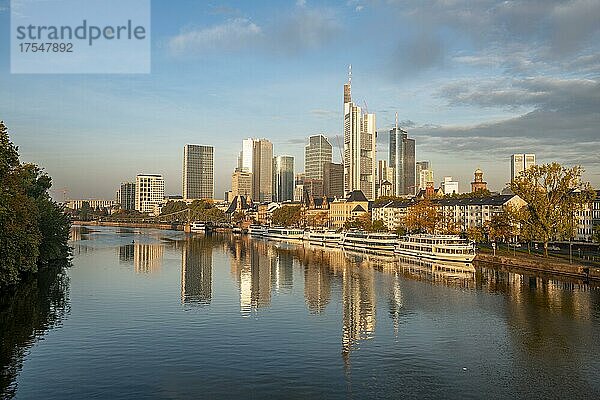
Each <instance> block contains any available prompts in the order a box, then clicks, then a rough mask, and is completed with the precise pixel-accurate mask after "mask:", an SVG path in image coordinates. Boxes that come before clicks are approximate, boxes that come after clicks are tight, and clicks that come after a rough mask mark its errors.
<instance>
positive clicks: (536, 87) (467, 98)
mask: <svg viewBox="0 0 600 400" xmlns="http://www.w3.org/2000/svg"><path fill="white" fill-rule="evenodd" d="M438 96H439V97H441V98H444V99H446V100H447V101H448V104H449V105H450V106H457V105H458V106H461V105H467V106H477V107H516V106H530V107H534V108H535V109H536V110H541V111H556V112H560V113H569V114H577V115H579V114H582V113H591V114H594V113H598V112H600V81H596V80H593V79H584V78H572V79H561V78H554V77H544V76H540V77H533V78H525V79H509V78H498V79H492V80H488V81H485V80H484V81H481V80H470V79H467V80H460V81H456V82H452V83H450V84H447V85H445V86H444V87H442V88H441V89H440V90H439V91H438Z"/></svg>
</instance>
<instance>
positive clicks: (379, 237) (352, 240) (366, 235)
mask: <svg viewBox="0 0 600 400" xmlns="http://www.w3.org/2000/svg"><path fill="white" fill-rule="evenodd" d="M397 240H398V236H397V235H395V234H393V233H384V232H363V231H350V232H346V233H344V234H343V235H342V239H341V240H340V245H341V246H342V247H344V248H346V249H354V250H359V251H363V252H392V253H393V252H394V247H395V246H396V242H397Z"/></svg>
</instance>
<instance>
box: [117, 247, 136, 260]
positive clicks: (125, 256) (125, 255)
mask: <svg viewBox="0 0 600 400" xmlns="http://www.w3.org/2000/svg"><path fill="white" fill-rule="evenodd" d="M133 254H134V245H133V244H126V245H125V246H120V247H119V262H122V263H133V258H134V257H133Z"/></svg>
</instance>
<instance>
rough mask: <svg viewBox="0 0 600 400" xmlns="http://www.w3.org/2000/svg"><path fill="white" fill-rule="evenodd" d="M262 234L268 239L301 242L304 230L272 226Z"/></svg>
mask: <svg viewBox="0 0 600 400" xmlns="http://www.w3.org/2000/svg"><path fill="white" fill-rule="evenodd" d="M264 236H265V237H266V238H267V239H270V240H281V241H286V242H301V241H302V237H303V236H304V231H303V230H302V229H297V228H283V227H272V228H268V229H267V233H266V234H265V235H264Z"/></svg>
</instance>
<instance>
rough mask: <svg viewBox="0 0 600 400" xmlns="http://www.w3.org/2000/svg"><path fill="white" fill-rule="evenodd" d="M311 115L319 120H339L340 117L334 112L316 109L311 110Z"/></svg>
mask: <svg viewBox="0 0 600 400" xmlns="http://www.w3.org/2000/svg"><path fill="white" fill-rule="evenodd" d="M310 113H311V114H312V115H314V116H316V117H319V118H327V119H330V118H338V117H340V113H339V112H336V111H332V110H322V109H314V110H310Z"/></svg>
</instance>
